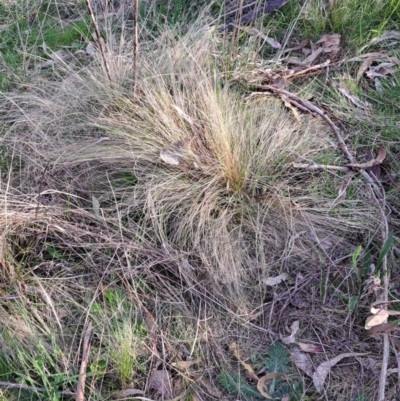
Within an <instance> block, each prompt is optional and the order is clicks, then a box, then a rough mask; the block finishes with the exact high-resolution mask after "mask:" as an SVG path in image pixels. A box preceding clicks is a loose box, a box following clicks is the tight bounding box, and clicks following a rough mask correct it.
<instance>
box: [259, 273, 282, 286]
mask: <svg viewBox="0 0 400 401" xmlns="http://www.w3.org/2000/svg"><path fill="white" fill-rule="evenodd" d="M287 278H288V275H287V273H282V274H280V275H279V276H275V277H268V278H264V279H262V282H263V283H264V284H265V285H269V286H271V287H273V286H274V285H278V284H280V283H281V282H282V281H284V280H286V279H287Z"/></svg>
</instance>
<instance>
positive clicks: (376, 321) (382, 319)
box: [365, 309, 389, 330]
mask: <svg viewBox="0 0 400 401" xmlns="http://www.w3.org/2000/svg"><path fill="white" fill-rule="evenodd" d="M388 317H389V313H387V310H385V309H381V310H380V312H378V313H376V314H375V315H372V316H368V317H367V319H366V320H365V330H369V329H371V328H372V327H374V326H378V325H380V324H382V323H386V322H387V318H388Z"/></svg>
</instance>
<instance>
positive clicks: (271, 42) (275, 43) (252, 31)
mask: <svg viewBox="0 0 400 401" xmlns="http://www.w3.org/2000/svg"><path fill="white" fill-rule="evenodd" d="M247 33H248V34H249V35H251V36H258V37H260V38H262V39H263V40H264V41H265V42H267V43H268V44H269V45H270V46H271V47H273V48H274V49H280V48H281V47H282V46H281V44H280V43H279V42H278V41H276V40H275V39H272V38H270V37H268V36H267V35H265V34H264V33H263V32H261V31H259V30H258V29H256V28H250V29H248V30H247Z"/></svg>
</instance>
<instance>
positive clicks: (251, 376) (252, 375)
mask: <svg viewBox="0 0 400 401" xmlns="http://www.w3.org/2000/svg"><path fill="white" fill-rule="evenodd" d="M230 349H231V351H232V353H233V355H234V356H235V358H236V359H237V360H238V361H239V362H240V364H241V365H242V366H243V368H244V370H245V371H246V376H247V377H248V378H249V379H251V380H254V381H255V382H257V381H258V376H257V375H256V373H255V371H254V369H253V367H252V366H251V365H250V364H249V363H247V362H245V360H244V357H243V356H242V355H241V354H240V352H239V348H238V345H237V344H236V343H235V342H233V343H232V344H231V345H230Z"/></svg>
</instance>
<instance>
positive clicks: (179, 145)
mask: <svg viewBox="0 0 400 401" xmlns="http://www.w3.org/2000/svg"><path fill="white" fill-rule="evenodd" d="M183 144H184V142H183V141H176V142H174V143H173V144H172V145H171V146H170V147H168V148H167V149H164V150H162V151H161V152H160V159H161V160H162V161H163V162H165V163H167V164H171V165H172V166H178V165H179V163H180V161H181V159H182V154H183Z"/></svg>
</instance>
